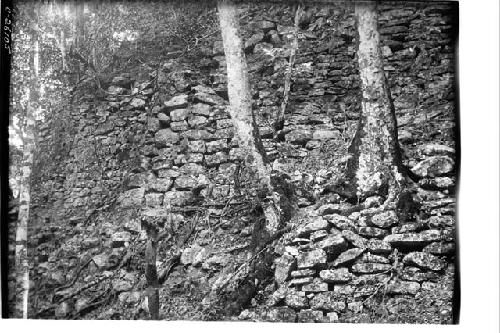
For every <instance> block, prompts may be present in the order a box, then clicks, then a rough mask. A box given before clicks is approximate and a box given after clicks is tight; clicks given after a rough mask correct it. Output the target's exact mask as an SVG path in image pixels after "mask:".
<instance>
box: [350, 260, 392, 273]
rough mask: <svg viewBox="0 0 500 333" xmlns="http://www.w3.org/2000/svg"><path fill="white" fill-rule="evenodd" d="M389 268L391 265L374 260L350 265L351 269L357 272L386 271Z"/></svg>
mask: <svg viewBox="0 0 500 333" xmlns="http://www.w3.org/2000/svg"><path fill="white" fill-rule="evenodd" d="M389 269H391V265H389V264H381V263H376V262H365V263H357V264H355V265H354V266H352V267H351V270H352V271H353V272H354V273H359V274H374V273H382V272H386V271H388V270H389Z"/></svg>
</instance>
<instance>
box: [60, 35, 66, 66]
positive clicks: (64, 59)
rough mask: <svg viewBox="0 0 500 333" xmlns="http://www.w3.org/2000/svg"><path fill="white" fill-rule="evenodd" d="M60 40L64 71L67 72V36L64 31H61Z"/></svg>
mask: <svg viewBox="0 0 500 333" xmlns="http://www.w3.org/2000/svg"><path fill="white" fill-rule="evenodd" d="M60 40H61V41H60V43H59V49H60V50H61V59H62V67H63V70H67V69H68V65H67V62H66V34H65V33H64V30H63V29H61V33H60Z"/></svg>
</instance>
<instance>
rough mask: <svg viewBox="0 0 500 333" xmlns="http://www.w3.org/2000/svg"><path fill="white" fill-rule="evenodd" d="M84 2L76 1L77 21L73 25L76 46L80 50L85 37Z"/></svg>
mask: <svg viewBox="0 0 500 333" xmlns="http://www.w3.org/2000/svg"><path fill="white" fill-rule="evenodd" d="M84 5H85V4H84V3H83V2H82V1H75V2H74V13H75V22H74V25H73V33H74V38H75V45H74V46H75V48H76V49H77V50H78V49H79V48H81V47H82V45H81V44H82V41H83V39H84V37H85V16H84Z"/></svg>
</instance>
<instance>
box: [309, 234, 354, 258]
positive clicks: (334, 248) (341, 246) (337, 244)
mask: <svg viewBox="0 0 500 333" xmlns="http://www.w3.org/2000/svg"><path fill="white" fill-rule="evenodd" d="M314 247H316V248H320V249H323V250H325V251H326V252H327V253H329V254H339V253H341V252H342V251H344V250H345V249H347V242H346V241H345V239H344V237H342V236H341V235H339V234H337V235H329V236H328V237H326V238H325V239H323V240H321V241H319V242H317V243H316V244H314Z"/></svg>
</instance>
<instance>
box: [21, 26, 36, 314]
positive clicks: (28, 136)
mask: <svg viewBox="0 0 500 333" xmlns="http://www.w3.org/2000/svg"><path fill="white" fill-rule="evenodd" d="M34 26H35V29H34V32H33V53H32V57H31V66H32V73H33V78H32V82H31V87H30V89H29V98H28V105H27V108H26V129H25V135H24V144H23V162H22V169H21V180H20V184H19V215H18V222H17V223H18V225H17V230H16V254H15V257H16V271H17V282H18V283H19V282H21V289H20V290H19V291H17V292H16V317H17V316H20V315H21V314H22V317H23V318H28V296H29V282H30V280H29V261H28V227H29V217H30V204H31V194H30V191H31V184H30V182H31V172H32V166H33V155H34V150H35V145H36V144H35V125H36V124H35V109H36V108H37V107H38V99H39V98H38V97H39V96H38V89H39V87H38V72H39V68H40V67H39V44H38V26H37V23H36V22H35V23H34Z"/></svg>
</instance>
